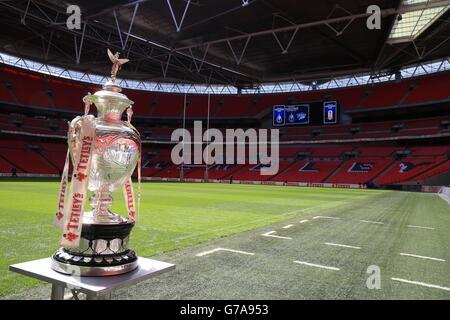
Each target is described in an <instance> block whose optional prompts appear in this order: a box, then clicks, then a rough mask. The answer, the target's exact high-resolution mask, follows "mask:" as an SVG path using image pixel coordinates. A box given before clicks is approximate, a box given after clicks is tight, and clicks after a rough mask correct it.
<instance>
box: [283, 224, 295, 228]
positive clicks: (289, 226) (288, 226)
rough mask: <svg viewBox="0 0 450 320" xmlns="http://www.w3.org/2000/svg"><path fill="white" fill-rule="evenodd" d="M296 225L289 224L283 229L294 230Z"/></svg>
mask: <svg viewBox="0 0 450 320" xmlns="http://www.w3.org/2000/svg"><path fill="white" fill-rule="evenodd" d="M293 226H294V225H293V224H288V225H287V226H284V227H283V229H289V228H292V227H293Z"/></svg>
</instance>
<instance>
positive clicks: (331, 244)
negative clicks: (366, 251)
mask: <svg viewBox="0 0 450 320" xmlns="http://www.w3.org/2000/svg"><path fill="white" fill-rule="evenodd" d="M325 244H326V245H328V246H335V247H343V248H350V249H361V247H355V246H349V245H346V244H339V243H333V242H325Z"/></svg>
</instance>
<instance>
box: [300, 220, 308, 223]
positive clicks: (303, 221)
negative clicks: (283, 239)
mask: <svg viewBox="0 0 450 320" xmlns="http://www.w3.org/2000/svg"><path fill="white" fill-rule="evenodd" d="M308 221H309V220H306V219H305V220H302V221H300V222H299V223H305V222H308Z"/></svg>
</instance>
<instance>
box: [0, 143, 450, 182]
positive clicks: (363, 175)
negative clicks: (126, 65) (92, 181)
mask: <svg viewBox="0 0 450 320" xmlns="http://www.w3.org/2000/svg"><path fill="white" fill-rule="evenodd" d="M327 150H329V152H328V153H327ZM170 154H171V149H170V148H167V147H166V148H163V147H156V146H155V147H149V146H147V145H145V144H144V147H143V154H142V158H143V161H142V176H143V177H152V178H179V177H180V175H181V165H175V164H173V162H172V161H171V156H170ZM280 154H281V155H282V156H281V157H280V161H279V165H278V171H277V172H276V173H274V174H271V175H263V174H262V169H263V168H264V166H265V165H260V164H248V163H246V164H235V165H231V164H214V165H210V166H208V175H207V176H208V178H209V179H219V180H220V179H224V180H231V179H232V180H240V181H275V182H309V183H360V184H375V185H392V184H404V183H411V182H419V183H422V182H423V181H425V180H427V179H429V178H432V177H435V176H438V175H441V174H445V173H448V172H450V158H449V155H450V147H449V146H447V145H430V146H423V145H422V146H414V145H412V146H409V147H405V146H395V145H386V146H380V145H374V146H370V145H367V144H366V145H363V146H357V145H356V146H355V145H354V144H353V145H329V146H327V147H326V148H325V147H323V146H311V145H309V146H289V147H283V146H282V147H281V149H280ZM65 157H66V143H65V142H64V141H63V140H62V141H61V143H56V142H48V141H45V142H40V141H28V140H27V139H26V138H17V139H11V138H6V137H0V173H3V174H11V173H12V172H16V173H18V174H21V173H34V174H60V173H61V172H62V170H63V167H64V162H65ZM266 166H267V165H266ZM205 171H206V166H205V165H204V164H196V165H187V164H186V165H184V167H183V176H184V178H187V179H204V178H205Z"/></svg>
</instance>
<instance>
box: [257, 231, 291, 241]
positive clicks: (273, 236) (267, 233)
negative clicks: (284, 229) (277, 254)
mask: <svg viewBox="0 0 450 320" xmlns="http://www.w3.org/2000/svg"><path fill="white" fill-rule="evenodd" d="M274 233H276V231H269V232H266V233H263V234H262V236H263V237H272V238H278V239H286V240H292V238H291V237H282V236H276V235H274Z"/></svg>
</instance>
